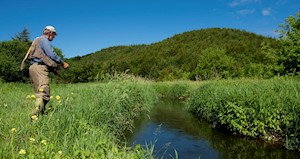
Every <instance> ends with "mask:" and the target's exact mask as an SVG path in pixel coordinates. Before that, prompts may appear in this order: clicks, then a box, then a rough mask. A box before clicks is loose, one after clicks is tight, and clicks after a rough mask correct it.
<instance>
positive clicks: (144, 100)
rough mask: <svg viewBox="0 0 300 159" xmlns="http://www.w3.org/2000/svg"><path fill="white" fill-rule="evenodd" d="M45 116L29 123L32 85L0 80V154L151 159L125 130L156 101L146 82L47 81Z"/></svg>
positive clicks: (32, 97)
mask: <svg viewBox="0 0 300 159" xmlns="http://www.w3.org/2000/svg"><path fill="white" fill-rule="evenodd" d="M51 91H52V92H51V94H52V99H51V101H50V103H48V110H47V115H45V116H40V117H39V118H38V119H36V120H35V121H33V122H32V123H30V120H29V119H30V118H29V114H30V112H31V111H32V109H33V106H34V101H35V97H34V94H33V89H32V87H31V85H28V84H10V83H8V84H3V83H2V84H0V93H1V96H0V101H1V102H0V158H130V159H131V158H152V154H151V153H152V152H151V151H152V148H151V147H150V146H149V149H148V150H146V149H142V148H141V147H139V146H137V147H134V148H129V147H127V146H126V144H125V143H123V142H122V141H123V140H122V139H123V138H124V136H123V134H122V133H123V131H125V130H130V129H132V126H133V119H134V118H135V117H137V116H138V115H139V114H140V113H142V112H147V111H150V109H151V106H153V104H154V102H156V101H157V99H158V98H157V96H156V93H155V91H154V89H153V88H151V87H150V86H149V84H147V83H144V82H139V83H137V84H136V83H134V82H125V81H119V82H108V83H105V84H101V83H89V84H69V85H51Z"/></svg>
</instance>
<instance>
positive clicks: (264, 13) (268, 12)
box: [262, 8, 271, 16]
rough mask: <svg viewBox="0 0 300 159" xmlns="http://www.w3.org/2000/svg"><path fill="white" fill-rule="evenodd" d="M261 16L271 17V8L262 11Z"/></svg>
mask: <svg viewBox="0 0 300 159" xmlns="http://www.w3.org/2000/svg"><path fill="white" fill-rule="evenodd" d="M262 15H264V16H268V15H271V8H265V9H263V10H262Z"/></svg>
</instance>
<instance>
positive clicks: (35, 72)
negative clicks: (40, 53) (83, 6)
mask: <svg viewBox="0 0 300 159" xmlns="http://www.w3.org/2000/svg"><path fill="white" fill-rule="evenodd" d="M29 75H30V78H31V80H32V82H33V89H34V92H35V97H36V102H35V108H34V110H33V111H32V112H31V114H30V117H32V116H34V115H36V116H39V115H40V114H43V113H44V112H45V110H46V104H47V103H48V101H49V100H50V88H49V82H50V79H49V70H48V67H47V66H46V65H39V64H37V63H34V64H32V65H31V66H30V67H29Z"/></svg>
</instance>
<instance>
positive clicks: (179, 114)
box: [126, 100, 300, 159]
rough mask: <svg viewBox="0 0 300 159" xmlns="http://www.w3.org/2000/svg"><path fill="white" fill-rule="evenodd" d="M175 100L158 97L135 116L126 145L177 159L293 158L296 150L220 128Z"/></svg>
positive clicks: (297, 153) (160, 156)
mask: <svg viewBox="0 0 300 159" xmlns="http://www.w3.org/2000/svg"><path fill="white" fill-rule="evenodd" d="M183 108H184V104H183V103H180V102H178V101H171V100H162V101H160V102H159V103H157V105H156V106H155V107H154V108H153V109H152V110H151V112H150V114H149V115H142V116H140V117H139V118H138V119H137V120H135V128H134V130H133V133H131V132H130V133H127V134H126V138H127V139H126V140H127V144H128V146H135V145H137V144H140V145H142V146H144V147H146V146H147V147H148V148H150V147H151V146H153V145H154V152H153V155H154V157H156V158H176V153H177V154H178V158H180V159H198V158H200V159H227V158H233V159H236V158H249V159H250V158H251V159H283V158H287V159H294V158H300V153H299V152H296V151H289V150H286V149H285V148H284V147H282V146H278V145H274V144H272V143H267V142H263V141H260V140H255V139H248V138H242V137H238V136H234V135H232V134H231V133H230V132H224V131H221V130H218V129H216V128H212V127H211V125H210V124H209V123H207V122H205V121H202V120H200V121H199V120H198V119H196V118H195V117H194V116H193V115H192V114H191V113H189V112H188V111H186V110H184V109H183Z"/></svg>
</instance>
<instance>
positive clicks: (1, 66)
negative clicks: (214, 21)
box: [0, 12, 300, 83]
mask: <svg viewBox="0 0 300 159" xmlns="http://www.w3.org/2000/svg"><path fill="white" fill-rule="evenodd" d="M299 18H300V12H299V13H297V14H296V16H290V17H288V18H287V19H286V20H285V23H284V24H280V25H279V28H280V29H279V30H278V33H279V37H278V38H272V37H265V36H262V35H257V34H254V33H250V32H247V31H244V30H237V29H231V28H208V29H201V30H193V31H188V32H184V33H181V34H177V35H174V36H173V37H170V38H167V39H165V40H163V41H160V42H157V43H153V44H149V45H131V46H114V47H110V48H106V49H102V50H100V51H97V52H94V53H90V54H87V55H85V56H77V57H73V58H69V59H65V60H66V61H68V62H69V63H70V65H71V67H70V69H68V70H67V71H65V72H64V73H63V74H61V75H60V76H55V77H54V81H56V82H65V83H77V82H93V81H101V80H105V79H106V77H107V76H111V75H114V74H116V73H120V72H122V73H123V72H126V73H130V74H133V75H135V76H140V77H143V78H147V79H151V80H156V81H163V80H177V79H184V80H211V79H229V78H248V77H258V78H272V77H274V76H297V75H299V70H300V63H299V62H300V58H299V56H300V45H299V43H300V19H299ZM30 43H31V41H30V40H29V31H28V30H26V29H24V30H23V31H22V32H20V33H18V34H17V35H16V36H15V37H14V38H12V40H11V41H5V42H1V43H0V60H1V61H0V80H2V81H3V82H28V78H27V77H26V71H25V72H23V73H20V72H19V70H18V67H19V63H20V62H21V61H22V58H23V57H24V54H25V53H26V52H27V49H28V48H29V46H30ZM55 50H56V53H58V54H59V55H62V52H61V51H60V50H59V49H58V48H55Z"/></svg>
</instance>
